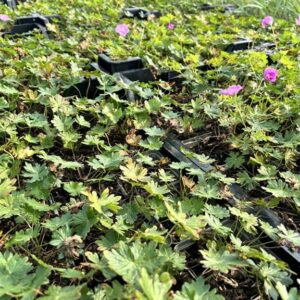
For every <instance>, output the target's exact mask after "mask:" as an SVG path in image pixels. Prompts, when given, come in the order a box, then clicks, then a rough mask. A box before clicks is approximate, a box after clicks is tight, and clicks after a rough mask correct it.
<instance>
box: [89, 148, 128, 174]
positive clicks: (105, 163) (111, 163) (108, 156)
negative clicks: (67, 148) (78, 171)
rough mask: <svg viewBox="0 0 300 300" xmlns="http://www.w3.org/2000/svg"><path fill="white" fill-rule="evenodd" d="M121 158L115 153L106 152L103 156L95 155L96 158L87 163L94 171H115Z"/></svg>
mask: <svg viewBox="0 0 300 300" xmlns="http://www.w3.org/2000/svg"><path fill="white" fill-rule="evenodd" d="M122 161H123V157H122V156H121V155H120V154H119V153H117V152H107V153H104V154H98V155H96V158H94V159H93V160H91V161H90V162H88V164H89V165H90V166H91V167H92V168H93V169H94V170H98V169H103V170H115V169H118V168H119V166H120V164H121V162H122Z"/></svg>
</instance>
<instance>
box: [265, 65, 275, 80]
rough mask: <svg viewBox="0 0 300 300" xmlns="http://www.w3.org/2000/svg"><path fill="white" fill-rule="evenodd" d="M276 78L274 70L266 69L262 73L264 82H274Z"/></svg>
mask: <svg viewBox="0 0 300 300" xmlns="http://www.w3.org/2000/svg"><path fill="white" fill-rule="evenodd" d="M277 76H278V71H277V70H276V69H274V68H266V69H265V71H264V78H265V80H266V81H269V82H275V81H276V79H277Z"/></svg>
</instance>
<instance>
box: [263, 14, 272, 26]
mask: <svg viewBox="0 0 300 300" xmlns="http://www.w3.org/2000/svg"><path fill="white" fill-rule="evenodd" d="M273 22H274V20H273V18H272V17H271V16H266V17H264V18H263V19H262V21H261V26H262V27H263V28H266V27H267V26H271V25H272V24H273Z"/></svg>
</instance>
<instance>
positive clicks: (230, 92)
mask: <svg viewBox="0 0 300 300" xmlns="http://www.w3.org/2000/svg"><path fill="white" fill-rule="evenodd" d="M242 89H243V87H242V86H241V85H231V86H230V87H228V88H227V89H225V90H221V91H220V94H221V95H227V96H235V95H236V94H237V93H238V92H239V91H241V90H242Z"/></svg>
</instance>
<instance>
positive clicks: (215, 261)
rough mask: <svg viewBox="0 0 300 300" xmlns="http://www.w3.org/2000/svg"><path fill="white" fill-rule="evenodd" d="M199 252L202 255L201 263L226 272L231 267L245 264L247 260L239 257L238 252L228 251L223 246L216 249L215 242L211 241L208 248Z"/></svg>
mask: <svg viewBox="0 0 300 300" xmlns="http://www.w3.org/2000/svg"><path fill="white" fill-rule="evenodd" d="M200 252H201V254H202V256H203V260H201V263H202V264H203V265H204V266H205V267H206V268H209V269H212V270H214V271H220V272H222V273H228V272H229V271H230V270H231V269H232V268H236V267H243V266H247V262H246V261H245V260H243V259H241V258H240V257H239V254H238V253H236V252H229V251H228V250H226V249H224V248H221V249H219V250H217V249H216V243H215V242H212V243H211V245H210V246H209V248H208V250H201V251H200Z"/></svg>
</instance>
